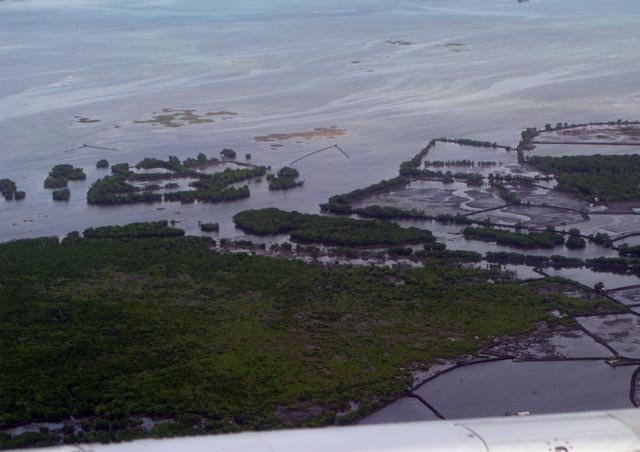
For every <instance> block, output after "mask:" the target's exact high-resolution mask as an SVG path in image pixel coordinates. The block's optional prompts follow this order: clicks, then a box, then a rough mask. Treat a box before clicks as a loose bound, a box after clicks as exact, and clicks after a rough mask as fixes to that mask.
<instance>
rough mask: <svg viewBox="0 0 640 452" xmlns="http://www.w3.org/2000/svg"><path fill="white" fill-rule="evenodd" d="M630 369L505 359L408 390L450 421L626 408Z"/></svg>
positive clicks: (475, 365) (597, 364)
mask: <svg viewBox="0 0 640 452" xmlns="http://www.w3.org/2000/svg"><path fill="white" fill-rule="evenodd" d="M634 370H635V367H633V366H630V367H617V368H612V367H610V366H608V365H607V364H605V363H604V362H602V361H597V360H596V361H554V362H514V361H510V360H505V361H495V362H489V363H481V364H474V365H471V366H466V367H462V368H458V369H456V370H453V371H451V372H449V373H447V374H444V375H442V376H440V377H438V378H435V379H433V380H431V381H429V382H427V383H426V384H424V385H423V386H421V387H420V388H418V389H417V390H415V391H414V392H415V393H417V394H419V395H420V396H421V397H423V398H424V399H425V400H426V401H428V402H429V403H431V404H432V405H433V406H434V407H435V408H436V409H437V410H438V411H439V412H441V413H442V414H443V415H444V416H445V418H450V419H456V418H468V417H485V416H502V415H504V414H505V413H506V412H516V411H529V412H531V414H543V413H562V412H572V411H586V410H595V409H599V410H605V409H615V408H631V407H632V406H633V405H632V404H631V400H630V399H629V388H630V384H631V375H632V374H633V372H634ZM578 383H579V384H578Z"/></svg>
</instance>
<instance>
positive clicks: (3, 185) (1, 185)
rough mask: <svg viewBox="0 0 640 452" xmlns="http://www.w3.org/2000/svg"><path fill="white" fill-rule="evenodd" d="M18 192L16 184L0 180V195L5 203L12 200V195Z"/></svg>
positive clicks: (7, 180) (9, 180)
mask: <svg viewBox="0 0 640 452" xmlns="http://www.w3.org/2000/svg"><path fill="white" fill-rule="evenodd" d="M17 190H18V187H17V186H16V183H15V182H14V181H12V180H11V179H0V193H2V196H4V198H5V199H6V200H7V201H11V200H12V199H13V198H14V193H15V192H16V191H17Z"/></svg>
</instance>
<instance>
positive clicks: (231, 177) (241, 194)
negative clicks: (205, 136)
mask: <svg viewBox="0 0 640 452" xmlns="http://www.w3.org/2000/svg"><path fill="white" fill-rule="evenodd" d="M266 172H267V170H266V168H265V167H263V166H258V167H255V168H244V169H230V168H227V169H225V170H224V171H222V172H220V173H214V174H206V175H201V177H200V178H199V179H198V180H196V181H194V182H191V183H190V184H189V185H190V186H192V187H193V188H195V190H184V191H177V192H172V193H165V194H164V199H165V201H180V202H183V203H191V202H194V201H201V202H211V203H215V202H222V201H233V200H236V199H242V198H248V197H249V196H250V192H249V187H247V186H246V185H244V186H242V187H240V188H236V187H229V185H231V184H233V183H236V182H242V181H245V180H248V179H253V178H255V177H261V176H264V175H265V174H266Z"/></svg>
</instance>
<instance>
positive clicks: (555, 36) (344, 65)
mask: <svg viewBox="0 0 640 452" xmlns="http://www.w3.org/2000/svg"><path fill="white" fill-rule="evenodd" d="M228 3H230V4H220V3H219V2H213V3H212V2H207V1H203V0H185V1H182V2H173V1H170V0H149V1H146V2H144V3H143V4H132V3H131V2H125V1H123V0H105V1H102V2H100V3H99V4H96V3H95V2H91V1H88V0H74V1H60V0H46V1H45V0H26V1H18V0H6V1H3V2H0V42H2V44H1V45H0V58H2V61H3V62H4V63H5V64H3V65H2V67H0V137H2V138H1V139H0V140H1V147H0V148H1V150H0V177H11V178H13V179H14V180H16V182H18V184H19V187H20V189H24V190H26V191H27V199H26V200H24V201H21V202H19V203H8V202H0V240H2V241H4V240H9V239H13V238H20V237H29V236H38V235H51V234H58V235H62V234H64V233H66V232H69V231H71V230H82V229H84V228H86V227H89V226H96V225H100V224H124V223H127V222H131V221H135V220H137V221H144V220H154V219H169V220H170V219H175V220H182V221H183V223H182V225H183V226H184V227H185V228H186V229H187V232H189V233H192V232H194V233H195V232H197V228H196V227H195V226H193V225H196V224H197V221H198V220H202V221H211V220H212V219H214V220H215V221H218V222H220V224H221V234H222V235H223V236H230V237H233V236H235V235H237V234H238V233H237V232H236V231H235V230H234V228H233V225H232V224H231V222H230V218H231V216H232V215H233V214H234V213H235V212H237V211H239V210H243V209H246V208H257V207H266V206H277V207H282V208H287V209H295V210H300V211H307V212H315V211H317V210H318V204H319V203H320V202H324V201H326V199H327V198H328V197H329V196H331V195H333V194H337V193H343V192H346V191H349V190H352V189H354V188H358V187H362V186H366V185H368V184H370V183H373V182H377V181H378V180H380V179H381V178H389V177H392V176H394V175H395V174H396V171H397V167H398V164H399V162H400V161H402V160H405V159H407V158H409V157H410V156H412V155H414V154H415V153H416V152H417V150H418V149H420V148H421V147H423V146H424V145H425V144H426V142H428V141H429V140H430V139H431V138H434V137H439V136H464V137H469V138H476V139H484V140H490V141H497V142H499V143H504V144H507V145H515V144H516V143H517V141H518V139H519V133H520V130H521V128H523V127H525V126H530V125H542V124H544V123H545V122H549V121H550V122H554V121H555V120H558V121H560V120H570V121H571V122H582V121H591V120H601V119H603V118H617V117H619V116H620V117H632V116H635V115H637V113H638V110H637V99H638V96H640V94H639V93H638V91H637V87H636V83H635V81H636V80H637V75H638V73H639V72H640V63H639V62H638V60H637V59H634V58H628V55H629V54H633V52H635V50H636V44H635V41H636V40H637V39H638V38H640V27H638V26H637V25H638V14H639V13H640V7H639V6H638V4H637V2H634V1H632V0H622V1H620V2H616V3H615V4H612V5H607V6H606V8H605V7H604V6H603V4H602V3H601V2H598V1H596V0H589V1H587V2H584V1H578V0H571V1H566V2H561V3H560V2H554V1H552V0H541V1H538V2H527V3H517V2H511V1H509V2H507V1H504V0H491V1H489V2H483V3H482V4H478V3H477V2H475V1H472V0H452V1H444V0H429V1H426V2H425V1H417V0H401V1H393V2H392V1H390V0H376V1H373V2H372V1H366V2H365V1H363V0H348V1H346V2H345V1H338V0H331V1H328V2H323V3H322V4H318V3H317V2H308V1H301V0H298V1H293V0H279V1H272V2H266V1H262V0H242V1H238V2H228ZM604 13H606V14H604ZM52 17H55V20H51V18H52ZM71 30H72V31H71ZM277 30H282V31H281V32H274V31H277ZM327 30H331V32H330V33H327ZM285 31H286V32H285ZM389 40H406V41H410V42H411V43H412V45H408V46H398V45H392V44H389V43H387V42H386V41H389ZM451 43H454V44H462V45H460V46H458V45H455V46H452V45H448V44H451ZM523 48H526V49H527V51H526V52H522V51H521V49H523ZM551 49H552V50H551ZM603 55H606V58H605V57H603ZM532 61H534V62H535V64H531V63H532ZM356 62H357V63H356ZM163 108H177V109H189V108H190V109H195V110H196V113H197V114H199V115H203V114H206V113H207V112H211V113H214V112H219V111H230V112H235V113H237V115H236V116H229V117H228V119H222V118H223V117H220V116H208V118H213V119H214V121H215V122H213V123H204V124H187V125H184V126H183V127H177V128H169V127H164V126H162V125H153V124H149V123H136V121H146V120H149V119H150V118H151V117H152V116H154V115H155V114H157V113H158V112H160V111H161V109H163ZM78 117H84V118H89V120H90V121H94V120H97V121H99V122H88V123H87V122H85V123H83V122H81V121H80V120H79V118H78ZM334 125H335V126H338V127H340V128H343V129H345V130H346V134H345V135H344V136H340V137H337V138H334V139H326V138H312V139H309V140H301V141H302V142H296V140H289V141H282V142H280V143H277V144H282V145H283V147H278V148H274V147H272V146H271V145H272V144H274V143H269V142H256V141H254V139H253V138H254V137H255V136H258V135H268V134H270V133H283V132H305V131H310V130H313V129H314V128H316V127H330V126H334ZM297 141H300V140H297ZM333 142H338V143H339V144H340V145H341V146H342V147H343V148H344V149H345V150H346V151H347V152H348V153H349V155H350V156H351V160H348V159H346V158H345V157H344V156H343V155H341V154H339V153H338V152H331V151H328V152H323V153H321V154H317V155H316V156H313V157H309V158H307V159H304V160H302V161H300V162H299V163H298V164H296V166H297V167H298V168H299V169H300V170H301V172H302V176H303V178H304V179H305V181H306V183H305V187H304V188H301V189H298V190H292V191H290V192H286V193H285V192H280V193H269V192H268V191H267V190H266V189H262V188H258V187H256V189H255V190H252V197H251V199H249V200H244V201H240V202H236V203H231V204H224V205H223V204H220V205H201V204H196V205H191V206H181V205H180V204H175V203H170V204H163V205H161V206H146V205H136V206H121V207H112V208H101V207H91V206H87V205H86V204H85V203H84V191H85V190H86V187H87V186H88V184H89V183H90V182H91V181H92V180H93V179H95V177H97V173H95V170H93V169H92V168H93V166H94V165H95V162H96V160H98V159H99V158H107V159H109V160H110V161H111V162H112V163H115V162H120V161H127V162H130V163H135V162H137V161H138V160H140V159H141V158H143V157H145V156H157V157H166V156H168V155H172V154H173V155H178V156H179V157H181V158H184V157H187V156H194V155H195V154H197V153H198V152H200V151H203V152H206V153H208V154H210V155H211V154H216V153H217V152H218V151H219V150H220V149H221V148H222V147H231V148H234V149H236V150H237V151H238V152H239V154H240V155H243V154H244V153H245V152H250V153H252V154H253V161H254V162H255V163H260V164H268V165H273V166H275V167H277V166H282V165H283V164H286V163H289V162H291V161H292V160H294V159H295V158H297V157H300V156H302V155H304V154H305V153H307V152H310V151H312V150H315V149H319V148H321V147H324V146H326V145H328V144H333ZM85 143H86V144H91V145H99V146H106V147H109V148H114V149H116V150H115V151H104V150H97V149H92V148H86V147H85V148H80V149H77V150H75V151H71V152H65V151H67V150H69V149H73V148H77V147H78V146H81V145H82V144H85ZM56 163H72V164H74V165H79V166H82V167H84V168H85V170H86V171H87V173H88V175H89V179H88V180H87V182H83V183H73V184H72V187H71V188H72V198H71V201H70V202H69V203H55V204H54V203H53V202H52V201H51V199H50V194H49V193H48V192H46V191H45V190H43V189H42V181H43V179H44V178H45V176H46V174H47V172H48V171H49V169H50V168H51V167H52V166H53V165H54V164H56ZM252 188H253V187H252ZM157 207H163V208H164V210H156V208H157ZM178 212H179V213H178ZM25 220H26V221H25Z"/></svg>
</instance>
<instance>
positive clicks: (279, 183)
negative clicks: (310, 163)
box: [269, 166, 304, 190]
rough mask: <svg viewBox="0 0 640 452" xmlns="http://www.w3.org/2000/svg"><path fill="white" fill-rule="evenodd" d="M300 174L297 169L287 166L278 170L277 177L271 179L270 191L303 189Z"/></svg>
mask: <svg viewBox="0 0 640 452" xmlns="http://www.w3.org/2000/svg"><path fill="white" fill-rule="evenodd" d="M299 176H300V173H299V172H298V170H297V169H295V168H290V167H288V166H285V167H284V168H280V170H278V173H277V176H276V177H271V178H269V190H288V189H290V188H295V187H301V186H302V185H304V181H303V180H298V177H299Z"/></svg>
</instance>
